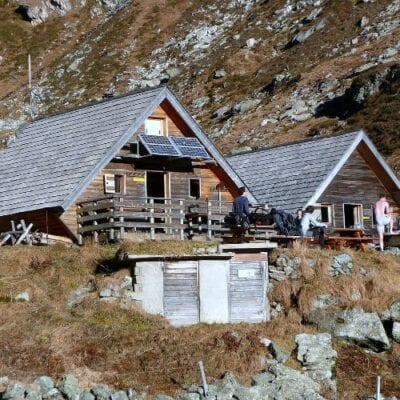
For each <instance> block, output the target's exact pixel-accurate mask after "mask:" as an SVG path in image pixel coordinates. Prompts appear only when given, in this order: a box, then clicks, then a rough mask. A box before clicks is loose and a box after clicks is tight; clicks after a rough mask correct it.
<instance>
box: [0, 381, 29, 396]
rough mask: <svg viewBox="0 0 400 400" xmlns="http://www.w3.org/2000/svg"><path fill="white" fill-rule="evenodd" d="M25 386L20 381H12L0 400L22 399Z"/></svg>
mask: <svg viewBox="0 0 400 400" xmlns="http://www.w3.org/2000/svg"><path fill="white" fill-rule="evenodd" d="M25 392H26V387H25V386H24V385H22V384H20V383H12V384H11V385H8V386H7V389H6V391H5V392H4V393H3V396H2V397H1V398H2V400H22V399H24V397H25Z"/></svg>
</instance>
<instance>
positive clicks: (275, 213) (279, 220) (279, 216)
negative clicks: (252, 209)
mask: <svg viewBox="0 0 400 400" xmlns="http://www.w3.org/2000/svg"><path fill="white" fill-rule="evenodd" d="M269 213H270V215H271V218H272V221H273V223H274V225H275V228H276V230H277V231H278V233H279V234H280V235H285V236H287V235H288V234H289V230H288V229H287V227H286V226H285V223H284V218H283V212H282V211H281V210H278V209H276V208H271V211H270V212H269Z"/></svg>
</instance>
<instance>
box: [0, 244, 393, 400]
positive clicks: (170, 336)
mask: <svg viewBox="0 0 400 400" xmlns="http://www.w3.org/2000/svg"><path fill="white" fill-rule="evenodd" d="M186 246H187V247H185V248H183V249H182V247H181V244H180V243H171V242H169V243H166V244H157V247H155V248H154V246H153V244H152V243H144V244H135V245H130V246H129V249H130V251H131V252H134V253H136V254H138V253H150V252H157V253H162V252H166V251H167V252H168V254H178V253H182V252H186V253H187V252H190V248H189V247H190V245H189V244H187V245H186ZM115 251H116V249H113V248H109V247H84V248H80V249H65V248H63V247H58V246H55V247H52V248H26V247H19V248H3V249H2V250H1V252H2V257H1V261H0V326H1V328H0V359H1V362H0V375H8V376H10V377H13V378H17V379H20V380H23V381H29V380H32V378H34V377H36V376H38V375H41V374H49V375H50V376H53V377H55V378H57V376H59V375H60V374H61V373H63V372H64V371H69V372H73V373H75V374H76V375H77V376H78V377H79V378H80V380H81V382H82V384H83V385H90V384H94V383H99V382H106V383H108V384H110V385H112V386H114V387H117V388H127V387H134V388H136V389H139V390H148V391H149V392H150V393H157V392H161V391H162V392H167V393H171V394H173V393H175V392H176V391H177V390H178V389H179V388H182V387H186V386H187V385H189V384H191V383H195V382H199V375H198V371H197V361H198V360H200V359H202V360H204V362H205V365H206V372H207V375H208V376H209V377H210V378H217V377H219V376H220V375H221V374H223V373H224V372H225V371H227V370H229V371H232V372H233V373H235V374H236V375H238V376H239V378H240V379H241V381H242V382H243V383H247V384H249V383H250V377H251V375H253V374H255V373H257V372H259V371H260V370H261V368H262V364H261V362H260V357H262V356H265V355H266V354H267V352H266V350H265V348H263V347H262V346H261V345H260V343H259V339H260V338H262V337H268V338H270V339H273V340H275V341H276V342H277V343H278V344H279V345H280V346H281V347H282V348H283V349H284V350H285V351H287V352H289V353H291V352H292V351H293V353H292V359H290V360H289V365H290V366H292V367H295V368H299V366H298V364H297V362H296V361H295V352H294V336H295V334H297V333H299V332H304V331H308V332H315V330H314V329H313V328H312V327H311V326H309V325H304V323H302V321H304V320H305V319H306V318H307V313H308V310H309V305H310V301H311V300H312V298H313V296H315V294H316V293H320V292H323V293H327V292H328V293H333V294H335V295H339V296H340V297H341V298H342V301H343V304H342V305H343V306H346V305H347V306H350V305H351V306H354V305H356V304H355V303H354V302H351V301H350V300H349V297H350V295H351V293H352V292H351V289H357V290H359V292H360V293H361V295H362V299H361V300H360V301H359V302H358V304H361V305H362V306H364V307H365V308H366V309H369V310H372V309H379V310H381V309H383V308H384V307H385V306H386V305H387V304H390V303H391V302H392V301H393V299H394V298H399V297H400V289H399V288H400V273H399V270H398V267H399V261H398V259H396V258H394V257H382V256H380V255H377V254H369V253H368V254H366V255H362V254H354V257H355V258H356V269H357V268H358V267H359V266H363V267H364V268H365V269H366V270H367V271H370V273H371V274H370V276H369V278H365V279H362V278H360V277H359V276H358V275H357V276H355V277H353V278H352V279H351V278H348V277H346V278H339V279H335V280H334V279H332V278H329V277H327V275H326V272H325V271H326V265H327V260H328V257H329V253H320V252H319V251H311V250H304V249H297V250H296V254H297V255H298V256H299V257H301V258H302V259H306V258H307V257H316V258H317V259H318V267H317V268H316V272H314V271H312V270H310V269H309V268H307V267H306V264H305V263H304V265H302V267H301V268H302V273H303V277H302V279H301V280H299V281H291V282H283V283H281V284H277V285H275V288H274V291H273V293H272V299H273V300H277V301H280V302H282V304H284V305H285V307H286V311H287V312H286V315H285V316H284V317H282V318H280V319H277V320H274V321H273V322H271V323H268V324H256V325H247V324H238V325H198V326H192V327H186V328H172V327H170V326H169V325H168V324H167V322H165V321H164V320H163V319H162V318H159V317H153V316H149V315H145V314H144V313H142V312H141V311H140V310H138V309H136V308H135V307H133V306H127V305H125V306H122V307H121V304H118V303H113V302H100V301H99V300H98V299H97V296H96V295H95V294H93V295H92V296H90V297H89V298H87V299H86V300H85V301H84V302H83V303H82V304H81V305H79V306H78V307H76V308H74V309H73V310H69V309H68V308H67V307H66V301H67V299H68V295H69V293H70V291H71V290H72V289H74V288H76V287H78V286H80V285H81V284H85V283H87V282H88V281H91V282H92V284H94V286H95V287H96V286H101V284H102V281H103V280H104V276H105V275H106V273H105V269H104V268H105V267H104V266H105V265H110V264H109V262H110V260H111V259H112V258H113V255H114V253H115ZM108 272H110V271H109V270H108ZM127 273H128V271H127V270H120V271H117V272H115V273H114V277H115V276H123V275H124V274H127ZM24 290H28V291H29V293H30V294H31V299H32V300H31V301H30V302H29V303H17V302H13V301H12V297H13V296H15V294H16V293H19V292H21V291H24ZM337 350H338V351H339V358H338V364H337V369H336V371H337V374H338V377H339V380H338V385H339V392H340V397H339V398H340V399H359V398H362V397H361V396H362V395H366V394H368V393H371V392H372V391H373V385H374V377H375V376H376V375H377V374H381V375H382V376H383V379H384V392H385V393H386V394H392V395H395V394H396V395H399V393H400V385H399V382H400V375H399V368H398V366H399V365H398V360H399V357H400V345H397V344H394V346H393V348H392V350H391V351H390V352H388V354H385V355H373V354H369V353H366V352H363V351H361V350H359V349H357V348H355V347H353V346H348V345H344V344H340V343H337Z"/></svg>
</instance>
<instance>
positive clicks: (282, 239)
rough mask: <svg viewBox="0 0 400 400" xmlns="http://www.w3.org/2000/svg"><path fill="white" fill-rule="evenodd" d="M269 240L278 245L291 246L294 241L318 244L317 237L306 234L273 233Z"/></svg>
mask: <svg viewBox="0 0 400 400" xmlns="http://www.w3.org/2000/svg"><path fill="white" fill-rule="evenodd" d="M269 240H271V242H276V243H278V244H279V245H284V246H285V247H293V244H294V243H295V242H301V243H305V244H307V245H318V246H319V239H318V238H313V237H308V236H304V237H303V236H294V235H288V236H285V235H273V236H270V237H269Z"/></svg>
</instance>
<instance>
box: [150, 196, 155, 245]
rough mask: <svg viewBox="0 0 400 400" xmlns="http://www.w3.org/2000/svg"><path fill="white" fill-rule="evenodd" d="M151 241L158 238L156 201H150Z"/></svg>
mask: <svg viewBox="0 0 400 400" xmlns="http://www.w3.org/2000/svg"><path fill="white" fill-rule="evenodd" d="M150 224H151V225H152V226H151V227H150V239H151V240H155V238H156V230H155V228H154V199H153V198H151V199H150Z"/></svg>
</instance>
